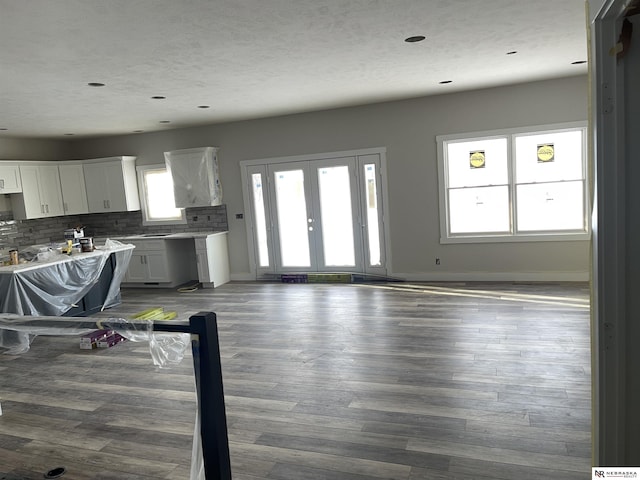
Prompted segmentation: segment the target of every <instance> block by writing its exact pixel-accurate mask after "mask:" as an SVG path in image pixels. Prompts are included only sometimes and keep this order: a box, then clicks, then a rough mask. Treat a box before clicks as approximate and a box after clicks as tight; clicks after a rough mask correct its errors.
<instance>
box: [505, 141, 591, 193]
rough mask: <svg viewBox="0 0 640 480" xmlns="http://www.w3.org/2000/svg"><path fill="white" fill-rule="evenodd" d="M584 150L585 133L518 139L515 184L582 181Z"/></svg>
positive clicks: (516, 143)
mask: <svg viewBox="0 0 640 480" xmlns="http://www.w3.org/2000/svg"><path fill="white" fill-rule="evenodd" d="M582 147H583V142H582V130H575V131H571V132H556V133H544V134H538V135H518V136H516V137H515V155H516V182H517V183H534V182H552V181H559V180H581V179H582V178H583V173H582V172H583V170H582V159H583V152H582V149H583V148H582Z"/></svg>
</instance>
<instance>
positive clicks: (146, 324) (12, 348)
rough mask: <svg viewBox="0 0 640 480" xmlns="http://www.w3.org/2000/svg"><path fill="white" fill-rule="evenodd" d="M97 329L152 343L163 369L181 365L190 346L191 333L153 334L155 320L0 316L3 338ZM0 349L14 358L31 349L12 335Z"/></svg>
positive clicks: (82, 332)
mask: <svg viewBox="0 0 640 480" xmlns="http://www.w3.org/2000/svg"><path fill="white" fill-rule="evenodd" d="M98 329H99V330H114V331H115V332H117V333H119V334H120V335H122V336H123V337H125V338H126V339H127V340H130V341H132V342H149V352H150V354H151V358H152V359H153V364H154V365H156V366H158V367H161V368H163V367H170V366H172V365H177V364H179V363H180V362H181V361H182V359H183V358H184V353H185V352H186V350H187V348H188V347H189V345H190V342H191V336H190V335H189V334H188V333H163V332H154V331H153V320H126V319H124V318H115V317H113V318H107V319H95V318H91V317H51V316H29V317H26V316H23V315H15V314H7V313H2V314H0V335H1V334H2V333H17V334H20V335H27V336H29V337H30V339H32V338H33V337H35V336H36V335H85V334H87V333H90V332H92V331H93V330H98ZM0 339H1V337H0ZM0 347H4V348H5V349H6V351H5V352H4V353H8V354H12V355H15V354H20V353H24V352H25V351H27V350H28V346H27V348H26V349H24V345H23V343H22V341H21V339H19V338H17V337H12V336H10V335H8V336H7V341H6V342H5V343H4V344H2V343H0ZM0 351H1V350H0Z"/></svg>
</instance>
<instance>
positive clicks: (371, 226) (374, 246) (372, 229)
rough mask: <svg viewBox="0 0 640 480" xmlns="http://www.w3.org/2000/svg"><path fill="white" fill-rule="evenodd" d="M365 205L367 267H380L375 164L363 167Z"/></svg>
mask: <svg viewBox="0 0 640 480" xmlns="http://www.w3.org/2000/svg"><path fill="white" fill-rule="evenodd" d="M364 178H365V183H366V191H365V195H366V205H367V241H368V243H369V266H371V267H379V266H380V265H382V260H381V258H380V226H379V225H378V192H377V190H376V164H375V163H368V164H366V165H365V166H364Z"/></svg>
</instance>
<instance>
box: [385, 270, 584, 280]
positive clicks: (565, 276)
mask: <svg viewBox="0 0 640 480" xmlns="http://www.w3.org/2000/svg"><path fill="white" fill-rule="evenodd" d="M391 276H392V277H394V278H398V279H403V280H407V281H410V282H588V281H589V278H590V276H589V272H442V273H439V272H421V273H393V275H391Z"/></svg>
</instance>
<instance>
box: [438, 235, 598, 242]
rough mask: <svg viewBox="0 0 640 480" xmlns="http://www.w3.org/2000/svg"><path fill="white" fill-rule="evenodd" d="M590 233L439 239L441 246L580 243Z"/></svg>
mask: <svg viewBox="0 0 640 480" xmlns="http://www.w3.org/2000/svg"><path fill="white" fill-rule="evenodd" d="M590 239H591V233H567V234H560V233H554V234H538V235H492V236H459V237H447V238H440V243H441V244H456V243H519V242H580V241H584V242H586V241H589V240H590Z"/></svg>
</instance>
